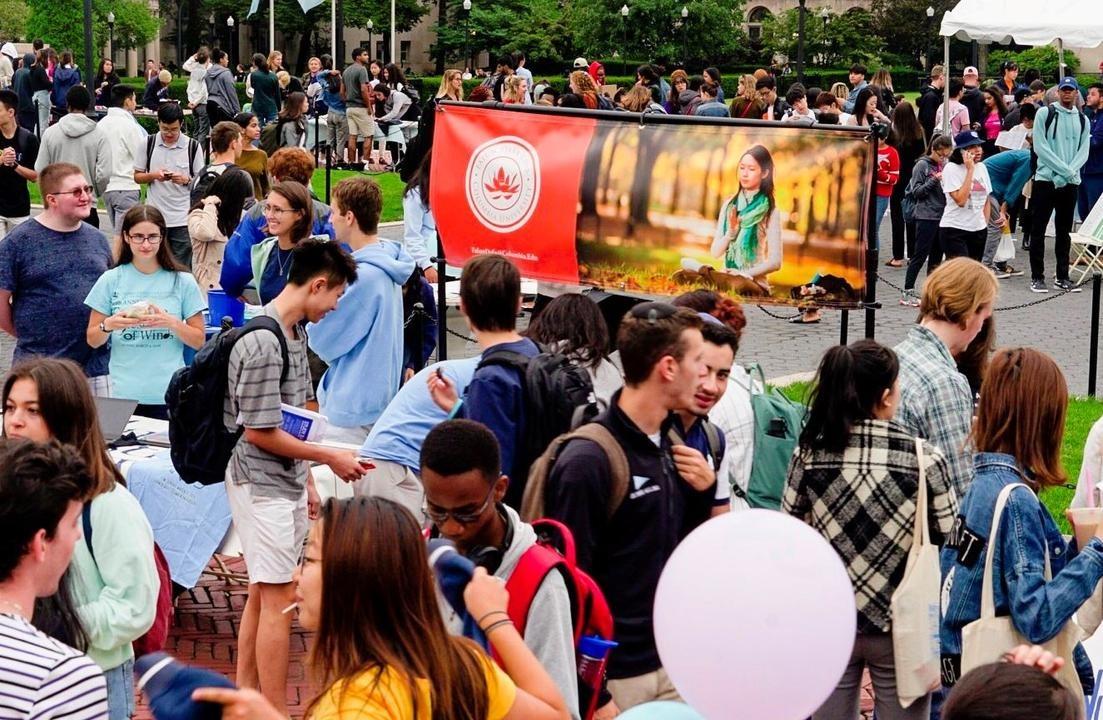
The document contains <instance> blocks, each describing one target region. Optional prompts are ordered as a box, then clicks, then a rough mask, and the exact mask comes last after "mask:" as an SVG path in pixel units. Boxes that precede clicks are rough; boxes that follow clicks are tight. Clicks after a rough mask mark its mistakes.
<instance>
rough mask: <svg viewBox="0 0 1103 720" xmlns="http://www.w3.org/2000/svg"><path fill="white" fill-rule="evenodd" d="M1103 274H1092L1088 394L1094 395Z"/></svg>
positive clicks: (1097, 363)
mask: <svg viewBox="0 0 1103 720" xmlns="http://www.w3.org/2000/svg"><path fill="white" fill-rule="evenodd" d="M1101 278H1103V275H1100V274H1099V273H1095V274H1094V275H1092V324H1091V347H1090V348H1089V349H1088V396H1089V397H1095V380H1096V376H1097V375H1098V370H1099V295H1100V279H1101Z"/></svg>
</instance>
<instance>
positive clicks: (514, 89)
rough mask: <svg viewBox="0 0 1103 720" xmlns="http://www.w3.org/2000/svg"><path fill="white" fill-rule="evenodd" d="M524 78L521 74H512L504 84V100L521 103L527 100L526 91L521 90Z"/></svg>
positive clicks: (515, 103) (514, 103)
mask: <svg viewBox="0 0 1103 720" xmlns="http://www.w3.org/2000/svg"><path fill="white" fill-rule="evenodd" d="M523 82H524V78H522V77H521V76H520V75H510V76H509V77H507V78H506V80H505V82H504V83H503V84H502V102H504V103H508V104H512V105H520V104H521V103H523V102H524V101H525V97H524V96H525V93H524V92H522V91H521V83H523Z"/></svg>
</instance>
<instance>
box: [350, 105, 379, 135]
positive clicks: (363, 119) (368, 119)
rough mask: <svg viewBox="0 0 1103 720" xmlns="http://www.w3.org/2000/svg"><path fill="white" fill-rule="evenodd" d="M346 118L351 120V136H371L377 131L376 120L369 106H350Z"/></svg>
mask: <svg viewBox="0 0 1103 720" xmlns="http://www.w3.org/2000/svg"><path fill="white" fill-rule="evenodd" d="M345 118H346V119H347V120H348V122H349V136H350V137H352V136H356V137H358V138H370V137H371V136H372V135H373V134H374V133H375V121H374V120H373V119H372V116H371V114H369V113H368V109H367V108H362V107H350V108H349V109H348V110H347V111H346V112H345Z"/></svg>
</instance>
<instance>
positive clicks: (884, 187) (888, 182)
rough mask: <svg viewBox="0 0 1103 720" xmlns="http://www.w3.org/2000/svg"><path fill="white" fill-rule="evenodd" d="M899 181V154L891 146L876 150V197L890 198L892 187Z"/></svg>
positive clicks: (883, 146)
mask: <svg viewBox="0 0 1103 720" xmlns="http://www.w3.org/2000/svg"><path fill="white" fill-rule="evenodd" d="M898 180H900V153H898V152H896V148H894V147H892V146H891V145H882V146H880V147H879V148H877V197H891V196H892V186H893V185H895V184H896V183H897V181H898Z"/></svg>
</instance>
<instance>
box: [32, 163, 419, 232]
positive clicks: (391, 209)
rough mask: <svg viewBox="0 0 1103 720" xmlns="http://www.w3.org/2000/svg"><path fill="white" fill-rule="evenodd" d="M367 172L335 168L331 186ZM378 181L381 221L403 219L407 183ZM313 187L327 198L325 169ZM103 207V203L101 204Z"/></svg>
mask: <svg viewBox="0 0 1103 720" xmlns="http://www.w3.org/2000/svg"><path fill="white" fill-rule="evenodd" d="M362 174H365V173H358V172H356V171H355V170H334V171H333V172H332V173H331V174H330V180H329V181H330V187H332V186H334V185H336V184H337V183H339V182H340V181H341V180H343V179H345V178H347V177H352V176H354V175H362ZM370 177H372V178H373V179H374V180H375V181H376V182H377V183H379V187H380V189H381V190H382V191H383V214H382V215H381V216H380V218H379V220H380V222H393V221H396V220H401V219H402V190H403V188H404V187H405V184H404V183H403V182H402V180H401V178H399V177H398V173H380V174H378V175H370ZM310 185H311V188H312V189H313V190H314V194H315V195H316V196H317V197H318V198H319V199H321V200H325V197H326V171H325V169H321V170H315V171H314V177H313V178H311V181H310ZM30 191H31V203H33V204H36V205H41V204H42V195H41V193H39V191H38V184H37V183H31V184H30ZM100 207H101V208H102V207H103V204H102V203H101V204H100Z"/></svg>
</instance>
